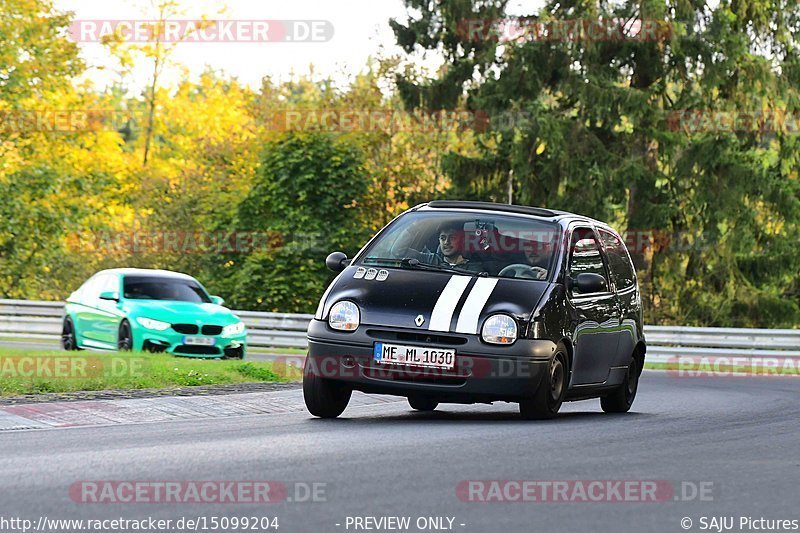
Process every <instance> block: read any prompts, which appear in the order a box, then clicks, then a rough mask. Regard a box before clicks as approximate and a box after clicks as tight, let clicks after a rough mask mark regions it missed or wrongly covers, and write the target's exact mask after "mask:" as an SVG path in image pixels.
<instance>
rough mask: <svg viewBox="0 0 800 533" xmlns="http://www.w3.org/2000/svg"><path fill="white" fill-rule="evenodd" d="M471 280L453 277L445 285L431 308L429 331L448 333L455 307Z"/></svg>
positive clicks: (466, 277)
mask: <svg viewBox="0 0 800 533" xmlns="http://www.w3.org/2000/svg"><path fill="white" fill-rule="evenodd" d="M471 280H472V278H471V277H470V276H453V277H451V278H450V281H448V282H447V285H445V287H444V290H442V294H440V295H439V299H438V300H437V301H436V305H434V306H433V312H432V313H431V322H430V324H429V325H428V329H429V330H431V331H450V320H451V319H452V318H453V313H455V311H456V305H458V301H459V300H460V299H461V295H462V294H464V291H465V290H466V289H467V285H469V282H470V281H471Z"/></svg>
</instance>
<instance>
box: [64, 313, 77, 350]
mask: <svg viewBox="0 0 800 533" xmlns="http://www.w3.org/2000/svg"><path fill="white" fill-rule="evenodd" d="M61 348H63V349H64V350H67V351H70V352H72V351H76V350H80V347H78V334H77V332H76V331H75V325H74V324H73V323H72V319H71V318H70V317H66V318H65V319H64V325H63V326H62V327H61Z"/></svg>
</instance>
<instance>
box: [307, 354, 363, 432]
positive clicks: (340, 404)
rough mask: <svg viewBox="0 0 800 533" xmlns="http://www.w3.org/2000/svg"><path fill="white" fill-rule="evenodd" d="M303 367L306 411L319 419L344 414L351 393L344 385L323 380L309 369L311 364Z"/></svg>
mask: <svg viewBox="0 0 800 533" xmlns="http://www.w3.org/2000/svg"><path fill="white" fill-rule="evenodd" d="M308 361H309V359H308V358H306V365H305V366H304V367H303V399H304V400H305V402H306V409H308V412H309V413H311V414H312V415H314V416H316V417H319V418H336V417H337V416H339V415H340V414H342V413H343V412H344V410H345V409H346V408H347V404H348V403H350V396H352V394H353V391H352V389H350V388H349V387H347V386H346V385H343V384H341V383H337V382H335V381H332V380H329V379H325V378H323V377H321V376H319V375H317V373H316V372H314V371H313V369H312V368H311V367H312V366H314V365H313V364H308Z"/></svg>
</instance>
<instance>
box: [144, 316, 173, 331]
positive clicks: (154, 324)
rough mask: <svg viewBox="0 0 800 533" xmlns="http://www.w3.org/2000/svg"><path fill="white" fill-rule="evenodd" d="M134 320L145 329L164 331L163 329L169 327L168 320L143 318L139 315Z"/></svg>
mask: <svg viewBox="0 0 800 533" xmlns="http://www.w3.org/2000/svg"><path fill="white" fill-rule="evenodd" d="M136 322H138V323H139V325H140V326H142V327H143V328H147V329H152V330H155V331H164V330H165V329H167V328H169V327H170V324H169V322H162V321H160V320H155V319H153V318H145V317H143V316H140V317H138V318H137V319H136Z"/></svg>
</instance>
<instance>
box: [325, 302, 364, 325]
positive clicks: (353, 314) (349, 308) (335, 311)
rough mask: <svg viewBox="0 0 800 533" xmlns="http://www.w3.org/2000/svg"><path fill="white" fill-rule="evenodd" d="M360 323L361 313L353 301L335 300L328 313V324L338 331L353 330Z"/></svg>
mask: <svg viewBox="0 0 800 533" xmlns="http://www.w3.org/2000/svg"><path fill="white" fill-rule="evenodd" d="M360 323H361V313H360V312H359V310H358V306H357V305H356V304H354V303H353V302H348V301H342V302H337V303H335V304H333V307H331V312H330V313H329V314H328V325H330V327H332V328H333V329H338V330H340V331H354V330H355V329H357V328H358V325H359V324H360Z"/></svg>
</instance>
